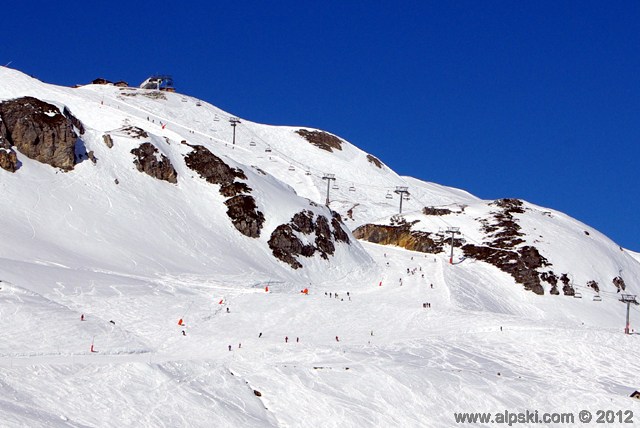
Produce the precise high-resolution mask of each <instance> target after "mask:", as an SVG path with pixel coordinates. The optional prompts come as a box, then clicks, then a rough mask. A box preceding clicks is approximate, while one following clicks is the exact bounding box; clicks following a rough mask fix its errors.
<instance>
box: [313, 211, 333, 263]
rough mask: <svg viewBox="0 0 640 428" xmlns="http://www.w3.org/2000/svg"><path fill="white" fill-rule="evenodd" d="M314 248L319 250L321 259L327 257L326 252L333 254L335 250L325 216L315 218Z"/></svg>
mask: <svg viewBox="0 0 640 428" xmlns="http://www.w3.org/2000/svg"><path fill="white" fill-rule="evenodd" d="M315 232H316V240H315V244H316V248H317V249H318V250H319V251H320V255H321V256H322V258H323V259H325V260H326V259H328V258H329V257H328V256H327V254H333V253H334V252H335V250H336V247H335V246H334V245H333V241H332V240H331V237H332V234H331V228H330V227H329V221H328V220H327V218H326V217H325V216H322V215H320V216H318V219H317V220H316V227H315Z"/></svg>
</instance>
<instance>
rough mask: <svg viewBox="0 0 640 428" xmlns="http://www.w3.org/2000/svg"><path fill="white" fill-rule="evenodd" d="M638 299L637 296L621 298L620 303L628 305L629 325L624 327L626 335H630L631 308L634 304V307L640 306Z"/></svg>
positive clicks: (628, 295)
mask: <svg viewBox="0 0 640 428" xmlns="http://www.w3.org/2000/svg"><path fill="white" fill-rule="evenodd" d="M636 297H637V296H636V295H635V294H623V295H621V296H620V301H621V302H622V303H626V304H627V324H626V325H625V327H624V334H629V307H630V306H631V304H632V303H633V304H634V305H640V303H638V300H637V299H636Z"/></svg>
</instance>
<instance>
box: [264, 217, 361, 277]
mask: <svg viewBox="0 0 640 428" xmlns="http://www.w3.org/2000/svg"><path fill="white" fill-rule="evenodd" d="M301 238H302V239H304V240H305V241H306V243H304V242H303V241H302V239H301ZM334 240H335V241H339V242H345V243H349V242H350V240H349V235H348V234H347V232H345V230H344V229H343V224H342V220H341V219H340V215H339V214H338V213H336V212H332V218H331V223H330V222H329V220H328V219H327V218H326V217H325V216H323V215H317V216H316V215H315V214H314V213H313V212H311V211H309V210H303V211H300V212H298V213H296V214H295V215H294V216H293V217H292V218H291V221H290V222H289V223H286V224H281V225H280V226H278V227H277V228H276V229H275V230H274V231H273V233H272V234H271V238H270V239H269V248H271V250H272V252H273V255H274V256H275V257H276V258H278V259H280V260H282V261H283V262H285V263H288V264H289V265H290V266H291V267H292V268H294V269H298V268H301V267H302V263H300V261H298V257H299V256H303V257H311V256H313V255H314V254H315V253H316V252H318V253H319V254H320V257H322V258H323V259H325V260H326V259H328V258H329V257H328V256H329V255H332V254H333V253H334V252H335V245H334V242H333V241H334Z"/></svg>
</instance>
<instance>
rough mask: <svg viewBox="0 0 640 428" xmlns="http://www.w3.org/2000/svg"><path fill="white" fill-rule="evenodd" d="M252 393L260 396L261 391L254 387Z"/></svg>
mask: <svg viewBox="0 0 640 428" xmlns="http://www.w3.org/2000/svg"><path fill="white" fill-rule="evenodd" d="M253 394H254V395H255V396H256V397H262V393H261V392H260V391H258V390H257V389H254V390H253Z"/></svg>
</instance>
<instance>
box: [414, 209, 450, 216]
mask: <svg viewBox="0 0 640 428" xmlns="http://www.w3.org/2000/svg"><path fill="white" fill-rule="evenodd" d="M451 213H453V211H451V210H450V209H448V208H435V207H424V208H423V209H422V214H424V215H437V216H442V215H447V214H451Z"/></svg>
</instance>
